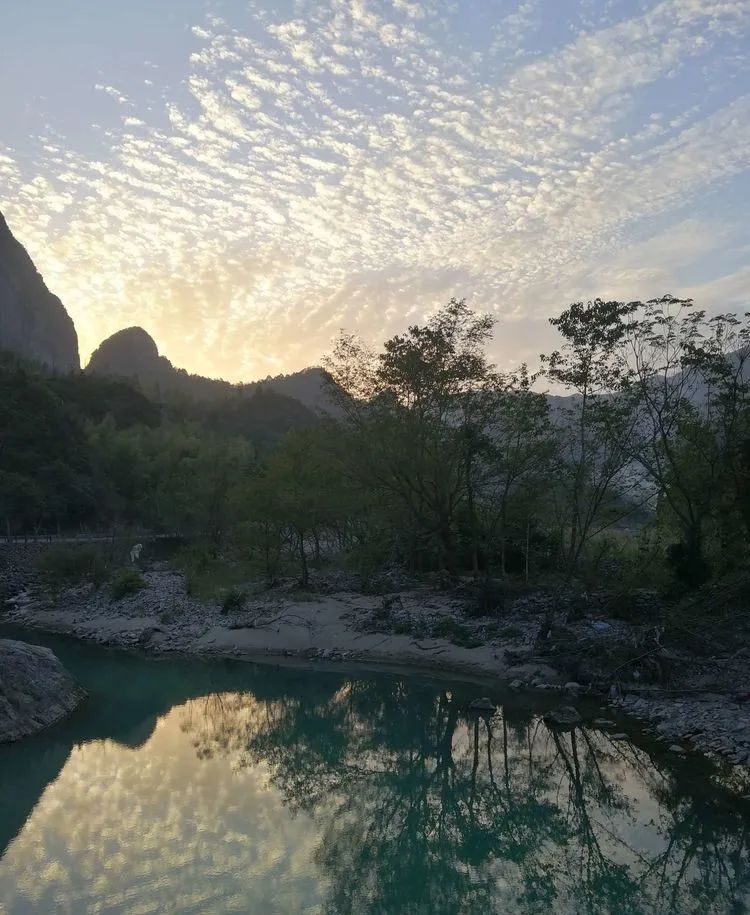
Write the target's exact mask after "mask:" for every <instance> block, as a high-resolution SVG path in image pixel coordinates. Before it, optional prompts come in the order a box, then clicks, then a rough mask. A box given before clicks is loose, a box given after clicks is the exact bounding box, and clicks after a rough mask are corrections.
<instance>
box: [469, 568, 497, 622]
mask: <svg viewBox="0 0 750 915" xmlns="http://www.w3.org/2000/svg"><path fill="white" fill-rule="evenodd" d="M504 604H505V587H504V585H503V583H502V582H501V581H498V580H497V579H495V578H482V579H480V580H479V581H476V582H472V584H471V586H470V588H469V593H468V599H467V601H466V604H465V605H464V614H465V616H468V617H472V618H473V617H482V616H494V615H499V614H500V613H502V610H503V606H504Z"/></svg>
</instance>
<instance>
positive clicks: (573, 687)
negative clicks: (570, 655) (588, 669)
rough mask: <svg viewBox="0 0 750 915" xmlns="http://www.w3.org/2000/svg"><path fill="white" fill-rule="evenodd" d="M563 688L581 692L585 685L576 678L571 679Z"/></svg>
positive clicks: (572, 691)
mask: <svg viewBox="0 0 750 915" xmlns="http://www.w3.org/2000/svg"><path fill="white" fill-rule="evenodd" d="M563 689H564V690H565V691H566V692H568V693H577V692H580V691H581V690H582V689H583V687H582V686H581V684H580V683H576V682H575V680H570V681H569V682H568V683H566V684H565V686H564V687H563Z"/></svg>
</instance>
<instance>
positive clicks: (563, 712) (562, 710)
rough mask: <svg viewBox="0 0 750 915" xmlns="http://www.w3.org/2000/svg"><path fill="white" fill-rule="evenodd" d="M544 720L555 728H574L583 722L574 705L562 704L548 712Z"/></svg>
mask: <svg viewBox="0 0 750 915" xmlns="http://www.w3.org/2000/svg"><path fill="white" fill-rule="evenodd" d="M544 722H545V724H548V725H550V726H551V727H555V728H574V727H576V725H579V724H580V723H581V716H580V715H579V714H578V712H577V711H576V709H574V708H573V706H572V705H561V706H559V708H556V709H553V710H552V711H551V712H547V714H546V715H545V716H544Z"/></svg>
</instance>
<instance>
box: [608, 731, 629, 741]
mask: <svg viewBox="0 0 750 915" xmlns="http://www.w3.org/2000/svg"><path fill="white" fill-rule="evenodd" d="M609 739H610V740H627V739H628V735H627V734H622V733H618V734H610V735H609Z"/></svg>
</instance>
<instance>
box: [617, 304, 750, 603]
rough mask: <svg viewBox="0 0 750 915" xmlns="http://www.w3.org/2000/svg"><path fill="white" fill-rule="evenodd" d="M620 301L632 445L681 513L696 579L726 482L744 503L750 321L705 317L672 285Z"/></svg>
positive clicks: (679, 549) (680, 549)
mask: <svg viewBox="0 0 750 915" xmlns="http://www.w3.org/2000/svg"><path fill="white" fill-rule="evenodd" d="M621 307H622V308H623V309H625V310H626V313H627V315H628V320H627V322H626V323H625V325H624V326H625V331H626V333H625V334H624V335H623V336H622V337H621V338H620V339H619V341H618V346H619V365H620V377H619V382H620V383H619V389H620V391H621V392H622V394H623V396H624V397H627V398H629V401H630V403H631V404H632V406H633V409H634V412H635V414H636V415H637V422H636V424H635V427H634V430H635V436H634V438H633V446H632V453H633V456H634V457H635V458H636V459H637V461H638V462H639V464H640V466H641V467H642V468H643V470H644V471H645V473H646V474H647V476H648V478H649V480H650V481H651V483H652V486H653V487H654V489H655V491H656V492H657V493H658V496H659V498H661V499H663V500H664V502H665V503H666V504H667V505H668V507H669V509H670V512H671V513H672V515H673V517H674V519H675V520H676V522H677V525H678V528H679V530H680V535H681V539H680V542H679V543H678V544H675V545H674V547H673V551H672V552H673V557H674V559H675V560H676V562H677V563H678V566H679V569H681V570H682V577H683V578H685V579H686V581H687V582H688V583H689V584H693V585H696V584H700V583H701V582H702V581H703V580H705V578H706V577H707V576H708V563H707V560H706V557H705V535H706V526H707V524H708V522H709V520H710V519H711V517H712V515H714V513H715V512H716V510H717V507H718V505H719V503H720V499H719V494H720V493H721V492H722V490H726V487H727V483H729V486H730V487H732V486H733V487H734V501H735V502H736V503H737V504H738V505H741V499H742V490H743V486H744V476H743V458H742V454H743V444H742V442H743V437H744V435H745V434H746V433H745V428H746V426H745V417H746V415H747V406H748V393H749V392H750V387H749V385H748V381H749V380H750V379H749V377H748V369H749V368H750V365H749V363H748V359H750V326H748V323H747V320H746V321H745V322H744V323H743V322H742V321H740V319H739V318H737V316H735V315H732V314H720V315H717V316H715V317H713V318H710V319H709V318H707V317H706V313H705V312H704V311H701V310H698V309H694V307H693V303H692V301H691V300H690V299H678V298H675V297H674V296H671V295H666V296H662V297H661V298H658V299H651V300H650V301H648V302H646V303H645V304H643V303H641V302H631V303H629V304H628V305H623V306H621ZM746 318H747V316H746Z"/></svg>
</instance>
